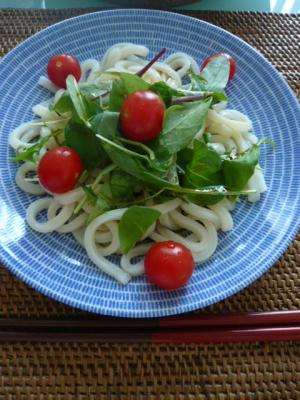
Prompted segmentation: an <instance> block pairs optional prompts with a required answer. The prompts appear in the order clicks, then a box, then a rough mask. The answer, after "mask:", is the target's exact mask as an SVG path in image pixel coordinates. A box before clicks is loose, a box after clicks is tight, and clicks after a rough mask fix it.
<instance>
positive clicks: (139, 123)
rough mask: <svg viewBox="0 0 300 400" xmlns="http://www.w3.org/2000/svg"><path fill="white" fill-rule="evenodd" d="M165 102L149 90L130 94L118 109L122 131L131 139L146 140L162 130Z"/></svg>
mask: <svg viewBox="0 0 300 400" xmlns="http://www.w3.org/2000/svg"><path fill="white" fill-rule="evenodd" d="M165 108H166V107H165V104H164V102H163V101H162V100H161V98H160V97H159V96H158V95H157V94H156V93H153V92H150V91H147V90H145V91H142V90H141V91H139V92H135V93H132V94H130V95H129V96H127V98H126V99H125V100H124V102H123V104H122V107H121V111H120V127H121V131H122V133H123V134H124V135H125V136H126V137H127V138H128V139H131V140H135V141H137V142H148V141H149V140H151V139H153V138H155V137H156V136H158V135H159V134H160V132H161V130H162V124H163V118H164V112H165Z"/></svg>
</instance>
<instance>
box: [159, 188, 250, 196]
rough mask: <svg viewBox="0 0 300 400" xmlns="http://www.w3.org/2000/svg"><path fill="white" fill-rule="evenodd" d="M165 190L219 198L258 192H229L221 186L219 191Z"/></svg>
mask: <svg viewBox="0 0 300 400" xmlns="http://www.w3.org/2000/svg"><path fill="white" fill-rule="evenodd" d="M165 190H169V191H172V192H175V193H187V194H199V195H208V196H219V195H220V194H223V195H225V196H239V195H247V194H251V193H256V190H234V191H228V190H226V189H225V188H224V187H222V186H220V187H219V189H190V188H184V187H175V186H174V187H171V186H168V187H166V188H165Z"/></svg>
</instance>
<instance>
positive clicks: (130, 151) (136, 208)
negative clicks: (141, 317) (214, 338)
mask: <svg viewBox="0 0 300 400" xmlns="http://www.w3.org/2000/svg"><path fill="white" fill-rule="evenodd" d="M164 53H165V50H164V49H163V50H162V51H161V52H160V53H159V54H158V55H157V56H156V57H154V58H153V59H152V60H151V61H147V60H146V57H147V56H148V54H149V50H148V49H147V48H146V47H144V46H141V45H136V44H130V43H119V44H116V45H114V46H112V47H111V48H109V49H108V50H107V51H106V53H105V55H104V57H103V58H102V60H101V61H98V60H96V59H88V60H85V61H83V62H82V63H81V64H79V62H78V61H77V60H76V58H74V57H73V56H70V55H58V56H54V57H52V58H51V60H50V61H49V64H48V68H47V70H48V77H49V79H48V78H46V77H41V79H40V80H39V83H40V85H42V86H43V87H45V88H46V89H47V90H49V91H50V92H52V93H53V97H51V98H50V99H49V100H47V101H45V102H43V103H40V104H37V105H35V106H34V107H33V109H32V111H33V113H34V114H35V115H36V116H37V118H36V119H34V120H33V121H29V122H25V123H23V124H22V125H20V126H19V127H17V128H16V129H15V130H14V131H12V132H11V134H10V138H9V143H10V145H11V146H12V147H13V148H14V150H15V151H16V156H15V161H17V162H18V163H20V165H19V168H18V171H17V175H16V182H17V184H18V186H19V187H20V188H21V189H22V190H24V191H25V192H28V193H30V194H32V195H38V196H42V197H39V198H38V199H35V200H34V201H33V202H32V203H31V204H30V205H29V207H28V209H27V215H26V219H27V222H28V224H29V225H30V227H31V228H32V229H34V230H36V231H38V232H41V233H50V232H53V231H57V232H60V233H61V234H66V233H72V234H73V235H74V236H75V238H76V239H77V240H78V241H79V243H81V244H82V245H83V246H84V248H85V249H86V252H87V254H88V256H89V258H90V259H91V260H92V261H93V263H94V264H95V265H96V266H97V267H98V268H99V269H100V270H101V271H102V272H104V273H106V274H108V275H109V276H111V277H112V278H114V279H116V280H117V281H119V282H120V283H123V284H126V283H127V282H129V280H130V279H131V278H132V277H135V276H138V275H143V274H144V273H145V272H146V276H147V277H148V278H149V280H150V282H152V283H154V284H156V285H157V286H159V287H161V288H165V289H177V288H179V287H181V286H183V285H184V284H186V282H187V281H188V280H189V279H190V277H191V275H192V272H193V270H194V263H199V262H200V264H201V262H203V261H205V260H207V259H208V258H209V257H210V256H211V255H212V254H213V253H214V252H215V250H216V248H217V244H218V235H217V231H218V230H222V231H223V232H226V231H228V230H230V229H232V228H233V220H232V217H231V213H230V211H231V210H233V208H234V207H235V204H236V202H237V200H238V199H239V198H240V197H242V196H246V197H248V200H249V201H251V202H256V201H258V200H259V199H260V196H261V193H263V192H264V191H266V189H267V186H266V183H265V180H264V174H263V171H262V169H261V168H260V166H259V151H260V145H261V144H262V143H263V142H264V141H265V140H264V139H261V140H258V138H257V137H256V135H255V134H254V133H253V132H252V123H251V121H250V119H249V118H248V117H247V116H246V115H245V114H243V113H241V112H240V111H237V110H233V109H230V108H227V105H228V103H229V99H228V98H227V96H226V95H225V88H226V86H227V83H228V81H229V80H231V79H232V78H233V76H234V73H235V63H234V60H233V59H232V57H230V56H229V55H227V54H224V53H219V54H216V55H213V56H212V57H209V58H208V59H207V60H206V61H205V62H204V64H203V66H202V68H201V70H200V67H199V65H198V63H197V62H196V61H195V60H194V59H193V58H192V57H191V56H189V55H187V54H185V53H181V52H178V53H174V54H171V55H169V56H168V57H166V58H165V59H164V60H163V61H161V57H162V56H163V55H164ZM43 210H44V211H46V217H45V218H44V219H43V218H41V215H42V214H43V213H42V212H43ZM113 254H119V255H120V264H119V265H117V264H116V263H114V262H112V261H111V260H110V259H109V258H107V256H110V255H113ZM141 256H145V262H144V259H143V258H142V257H141Z"/></svg>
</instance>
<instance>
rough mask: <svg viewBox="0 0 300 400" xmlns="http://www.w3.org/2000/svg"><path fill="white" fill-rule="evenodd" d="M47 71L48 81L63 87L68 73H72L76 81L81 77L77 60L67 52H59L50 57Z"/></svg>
mask: <svg viewBox="0 0 300 400" xmlns="http://www.w3.org/2000/svg"><path fill="white" fill-rule="evenodd" d="M47 72H48V77H49V79H50V81H51V82H52V83H54V84H55V85H56V86H58V87H60V88H64V89H65V88H66V79H67V77H68V75H73V76H74V78H75V79H76V81H77V82H78V81H79V79H80V77H81V68H80V64H79V62H78V60H77V59H76V58H75V57H73V56H70V55H69V54H60V55H58V56H54V57H52V58H50V60H49V62H48V67H47Z"/></svg>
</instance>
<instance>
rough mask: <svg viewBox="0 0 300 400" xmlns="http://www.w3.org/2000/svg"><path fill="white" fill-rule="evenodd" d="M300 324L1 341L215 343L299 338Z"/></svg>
mask: <svg viewBox="0 0 300 400" xmlns="http://www.w3.org/2000/svg"><path fill="white" fill-rule="evenodd" d="M299 340H300V326H293V325H292V326H290V325H288V326H283V327H282V326H273V327H268V326H267V327H253V328H248V327H247V328H241V329H232V328H222V329H203V330H200V331H191V330H178V331H169V330H168V331H160V332H150V331H142V332H141V331H137V332H132V331H121V332H119V331H109V330H105V331H99V332H92V333H90V332H77V331H70V332H64V331H60V332H56V331H55V332H37V331H34V332H29V331H5V332H4V331H0V342H3V341H5V342H15V341H18V342H20V341H26V342H98V343H148V344H163V343H164V344H174V343H176V344H209V343H212V344H216V343H243V342H274V341H280V342H282V341H299Z"/></svg>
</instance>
